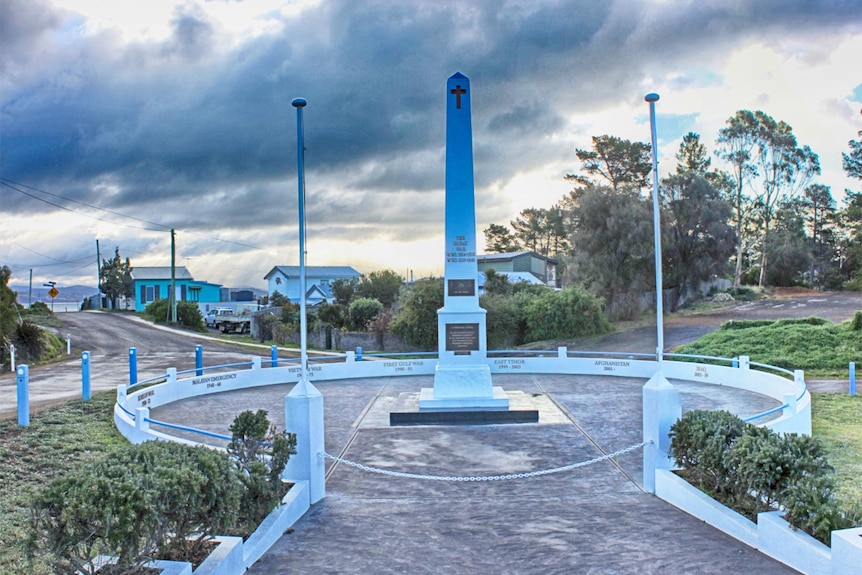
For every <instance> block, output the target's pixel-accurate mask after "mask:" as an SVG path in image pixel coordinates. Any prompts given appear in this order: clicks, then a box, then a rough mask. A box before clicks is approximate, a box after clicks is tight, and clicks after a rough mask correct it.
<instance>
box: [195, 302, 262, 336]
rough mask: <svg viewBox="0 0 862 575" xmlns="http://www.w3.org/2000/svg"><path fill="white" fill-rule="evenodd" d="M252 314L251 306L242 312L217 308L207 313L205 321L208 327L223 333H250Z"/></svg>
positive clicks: (227, 308)
mask: <svg viewBox="0 0 862 575" xmlns="http://www.w3.org/2000/svg"><path fill="white" fill-rule="evenodd" d="M255 307H256V306H255ZM251 313H252V310H251V306H249V307H244V308H243V309H242V310H239V309H237V310H232V309H231V308H229V307H217V308H214V309H211V310H210V311H208V312H207V314H206V315H205V316H204V321H205V322H206V324H207V327H214V328H215V329H217V330H219V331H220V332H222V333H250V332H251Z"/></svg>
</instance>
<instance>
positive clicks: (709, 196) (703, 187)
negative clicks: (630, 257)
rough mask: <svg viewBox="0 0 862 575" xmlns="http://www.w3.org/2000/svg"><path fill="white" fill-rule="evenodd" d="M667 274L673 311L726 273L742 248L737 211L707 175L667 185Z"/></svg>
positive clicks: (674, 178)
mask: <svg viewBox="0 0 862 575" xmlns="http://www.w3.org/2000/svg"><path fill="white" fill-rule="evenodd" d="M660 190H661V192H660V193H661V198H662V205H663V208H664V209H663V214H662V224H663V226H662V227H663V228H664V235H665V241H664V247H663V250H662V251H663V252H664V253H663V262H664V264H663V266H662V268H663V272H664V273H663V275H664V281H665V283H666V285H669V286H672V287H673V289H674V292H673V301H672V302H671V311H676V310H677V307H678V305H679V302H680V300H681V298H682V296H683V294H684V293H685V292H686V291H687V290H690V289H694V288H696V287H697V286H698V285H699V284H700V283H702V282H705V281H707V280H709V279H711V278H713V277H716V276H720V275H722V274H724V272H725V268H726V266H727V262H728V259H729V258H730V256H731V255H732V254H733V251H734V248H735V247H736V234H735V233H734V230H733V227H732V226H731V225H730V224H729V223H728V222H729V221H730V216H731V211H732V210H731V207H730V204H728V203H727V202H726V201H725V200H724V199H723V198H722V197H721V195H720V194H719V192H718V190H717V189H716V188H715V187H714V186H713V185H712V184H711V183H710V182H709V180H707V179H706V177H705V175H704V174H701V173H697V172H693V171H689V172H684V173H682V174H674V175H671V176H668V177H667V178H665V179H664V180H662V185H661V188H660Z"/></svg>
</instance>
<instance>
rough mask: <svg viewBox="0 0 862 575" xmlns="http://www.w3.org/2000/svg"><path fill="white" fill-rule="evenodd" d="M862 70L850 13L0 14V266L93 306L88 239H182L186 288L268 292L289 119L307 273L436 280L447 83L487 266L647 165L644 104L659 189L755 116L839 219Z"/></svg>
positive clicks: (13, 10) (549, 5)
mask: <svg viewBox="0 0 862 575" xmlns="http://www.w3.org/2000/svg"><path fill="white" fill-rule="evenodd" d="M860 62H862V1H858V0H849V1H848V0H834V1H827V0H822V1H812V0H796V1H791V0H697V1H680V2H674V1H670V0H666V1H660V0H652V1H650V0H606V1H596V0H514V1H503V0H477V1H474V0H460V1H456V2H447V1H444V0H428V1H419V0H417V1H410V2H408V1H403V2H396V1H395V0H389V1H366V0H344V1H323V0H321V1H313V0H308V1H306V0H296V1H283V0H246V1H228V0H209V1H201V0H190V1H186V2H174V1H171V0H146V1H144V0H134V1H133V0H128V1H123V2H104V1H103V0H54V1H49V0H0V177H2V178H3V180H2V181H0V182H2V183H5V184H6V185H0V206H2V208H1V209H0V212H2V221H3V223H2V227H0V264H6V265H9V266H10V267H11V268H12V270H13V278H12V283H14V284H21V283H26V281H27V276H28V274H29V270H30V269H32V270H33V276H34V284H35V283H37V282H38V283H40V284H41V283H42V282H44V281H48V280H53V281H56V282H58V286H59V287H62V286H63V285H72V284H76V283H83V284H92V285H93V286H95V284H96V240H97V239H98V240H99V243H100V245H101V250H102V258H109V257H111V256H112V255H113V251H114V248H115V247H117V246H118V247H119V249H120V254H121V255H122V256H124V257H125V256H128V257H130V258H131V261H132V265H133V266H162V265H169V264H170V233H169V231H168V230H170V229H171V228H174V229H176V232H177V236H176V237H177V263H178V265H185V266H186V267H187V268H188V269H189V271H190V272H191V273H192V275H193V276H194V277H195V279H198V280H206V281H210V282H213V283H219V284H223V285H225V286H230V287H237V286H248V285H251V286H255V287H264V285H265V282H264V281H263V276H264V275H265V274H266V273H267V272H268V271H269V270H270V269H271V268H272V267H273V266H275V265H296V264H297V263H298V249H297V235H298V232H297V229H298V224H297V181H296V171H297V166H296V163H297V162H296V157H297V154H296V111H295V109H294V108H292V107H291V105H290V102H291V100H292V99H293V98H295V97H300V96H301V97H304V98H306V99H307V100H308V107H306V108H305V111H304V123H305V144H306V148H307V153H306V163H305V169H306V194H307V200H306V211H307V250H308V258H307V264H308V265H310V266H312V265H350V266H353V267H354V268H356V269H357V270H358V271H360V272H362V273H369V272H371V271H375V270H382V269H392V270H395V271H396V272H398V273H400V274H402V275H406V274H407V273H408V270H412V273H413V274H414V276H415V277H417V278H418V277H423V276H427V275H429V274H437V275H439V274H442V272H443V261H444V260H443V258H444V245H443V230H444V220H443V218H444V213H443V207H444V188H443V186H444V175H445V174H444V168H445V166H444V148H445V117H444V116H445V104H446V99H445V98H446V92H445V90H446V79H447V78H448V77H449V76H450V75H451V74H453V73H454V72H456V71H460V72H462V73H464V74H465V75H467V76H468V77H469V78H470V80H471V85H472V92H473V95H472V101H471V103H472V111H473V139H474V143H473V145H474V163H475V172H476V173H475V181H476V216H477V231H478V235H479V238H478V240H479V248H480V251H481V250H482V248H483V246H484V241H483V238H482V230H484V229H485V228H486V227H487V226H488V224H489V223H499V224H508V222H509V221H510V220H512V219H514V218H515V217H516V216H517V215H518V213H519V212H520V211H521V210H522V209H525V208H529V207H536V208H548V207H550V206H551V205H553V204H554V203H555V202H556V201H557V200H559V199H560V198H561V197H562V196H563V195H564V194H566V193H567V192H568V190H569V189H570V185H569V183H567V182H566V181H565V180H564V176H565V175H566V174H567V173H574V172H577V171H578V169H579V167H580V164H579V162H578V161H577V158H576V157H575V148H589V147H590V144H591V140H590V138H591V137H592V136H596V135H601V134H611V135H615V136H619V137H623V138H628V139H631V140H639V141H644V142H649V139H650V130H649V120H648V105H647V104H646V103H645V102H644V95H645V94H647V93H648V92H658V93H659V94H660V95H661V99H660V101H659V102H658V103H657V114H658V117H657V125H658V136H659V151H660V167H659V172H660V175H661V176H664V175H667V173H669V172H671V171H673V170H674V169H675V160H674V157H673V156H674V153H675V152H676V151H677V148H678V146H679V143H680V141H681V139H682V136H683V135H684V134H685V133H687V132H689V131H694V132H697V133H699V134H701V137H702V140H703V142H704V143H706V144H707V146H708V148H709V150H710V152H712V151H713V150H714V142H715V137H716V134H717V132H718V130H719V129H720V128H721V127H722V126H723V124H724V122H725V121H726V120H727V119H728V118H729V117H731V116H732V115H733V114H734V113H735V112H736V111H737V110H740V109H749V110H763V111H764V112H766V113H768V114H770V115H771V116H773V117H774V118H775V119H776V120H784V121H785V122H787V123H789V124H790V125H791V126H792V127H793V130H794V133H795V134H796V136H797V138H798V141H799V144H800V145H809V146H810V147H811V148H812V149H813V150H814V151H815V152H816V153H817V154H819V156H820V162H821V165H822V168H823V174H822V176H821V177H820V178H819V179H818V180H817V181H818V182H820V183H823V184H825V185H828V186H831V188H832V193H833V195H834V196H835V197H836V198H838V199H840V198H842V197H843V190H844V189H845V188H851V189H858V188H859V185H858V182H854V181H851V180H849V179H848V178H846V177H845V175H844V173H843V172H842V170H841V153H842V152H847V151H848V150H849V148H848V145H847V142H848V141H849V140H851V139H856V138H857V132H858V131H859V130H862V115H860V109H862V66H860ZM714 164H715V161H714ZM13 182H14V183H13ZM10 185H11V186H12V187H9V186H10Z"/></svg>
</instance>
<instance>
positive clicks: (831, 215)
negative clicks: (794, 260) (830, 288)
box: [800, 184, 837, 286]
mask: <svg viewBox="0 0 862 575" xmlns="http://www.w3.org/2000/svg"><path fill="white" fill-rule="evenodd" d="M800 207H801V208H802V214H803V217H804V218H805V223H806V225H807V227H808V232H809V234H810V238H811V250H810V251H811V257H810V265H809V270H808V281H809V282H810V284H811V285H812V286H814V285H821V286H822V285H823V281H824V277H825V273H826V271H827V270H826V268H827V267H828V266H829V263H830V262H831V261H832V253H833V251H834V250H833V249H832V245H833V243H834V239H835V234H834V226H835V223H836V215H837V213H836V211H837V210H836V204H835V199H834V198H833V197H832V192H831V191H830V189H829V186H824V185H822V184H812V185H810V186H808V187H806V188H805V190H804V193H803V195H802V198H801V201H800Z"/></svg>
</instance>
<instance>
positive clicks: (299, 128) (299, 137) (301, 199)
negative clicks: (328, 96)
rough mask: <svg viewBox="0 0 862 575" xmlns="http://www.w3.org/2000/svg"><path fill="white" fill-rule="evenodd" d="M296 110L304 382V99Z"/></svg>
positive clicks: (304, 368) (303, 369)
mask: <svg viewBox="0 0 862 575" xmlns="http://www.w3.org/2000/svg"><path fill="white" fill-rule="evenodd" d="M291 105H293V107H294V108H296V140H297V144H296V147H297V166H298V168H297V180H298V182H299V291H300V293H299V348H300V351H299V353H300V355H299V358H300V359H299V365H300V380H301V381H304V380H305V378H306V377H307V374H308V341H307V339H308V337H307V333H306V332H307V323H308V320H307V318H306V309H305V308H306V302H305V290H306V286H305V167H304V165H303V164H304V161H305V143H304V141H303V140H304V138H303V129H302V109H303V108H305V106H306V105H308V102H307V101H306V100H305V98H294V100H293V101H292V102H291Z"/></svg>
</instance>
